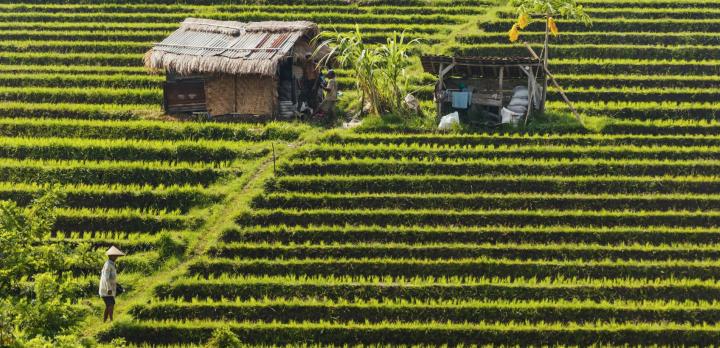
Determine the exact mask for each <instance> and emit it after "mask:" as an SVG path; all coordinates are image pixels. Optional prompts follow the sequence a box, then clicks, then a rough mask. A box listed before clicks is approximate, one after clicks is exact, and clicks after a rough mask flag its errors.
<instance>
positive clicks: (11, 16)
mask: <svg viewBox="0 0 720 348" xmlns="http://www.w3.org/2000/svg"><path fill="white" fill-rule="evenodd" d="M192 15H193V16H197V17H201V18H209V19H218V20H236V21H237V20H242V21H252V22H257V21H286V20H300V19H302V20H308V21H312V22H316V23H331V24H330V27H331V28H332V26H333V23H337V24H345V26H348V25H350V24H352V25H353V26H354V25H355V23H358V24H375V25H378V24H379V25H391V26H392V25H402V24H420V25H423V24H425V25H452V24H459V23H460V21H461V20H462V17H460V16H454V15H438V14H428V15H422V14H419V15H415V14H411V15H395V14H389V15H383V14H345V13H332V12H329V13H328V12H300V13H293V12H291V11H288V12H261V11H238V12H232V13H218V12H207V13H194V14H192ZM187 17H189V16H188V14H187V13H128V14H125V13H48V12H9V13H0V22H8V21H17V22H74V23H83V22H86V23H87V22H90V23H92V22H97V21H111V22H114V23H145V22H148V23H158V22H165V23H168V22H174V23H177V22H180V21H182V20H183V19H185V18H187Z"/></svg>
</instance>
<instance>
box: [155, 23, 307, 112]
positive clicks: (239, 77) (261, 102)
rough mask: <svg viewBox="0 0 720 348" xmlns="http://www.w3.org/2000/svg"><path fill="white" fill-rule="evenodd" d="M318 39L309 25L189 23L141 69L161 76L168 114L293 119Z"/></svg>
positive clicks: (173, 35) (158, 49) (160, 44)
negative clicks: (204, 113)
mask: <svg viewBox="0 0 720 348" xmlns="http://www.w3.org/2000/svg"><path fill="white" fill-rule="evenodd" d="M318 33H319V30H318V26H317V25H316V24H315V23H312V22H305V21H298V22H276V21H268V22H251V23H241V22H235V21H217V20H209V19H198V18H188V19H186V20H185V21H183V22H182V24H181V25H180V28H179V29H178V30H176V31H175V32H174V33H172V34H171V35H170V36H168V37H167V38H166V39H165V40H163V41H162V42H160V43H157V44H155V46H154V47H153V48H152V49H151V50H150V51H148V52H147V53H146V54H145V57H144V62H145V67H146V68H148V69H150V70H151V71H156V72H157V71H165V72H166V76H167V80H166V82H165V84H164V88H163V89H164V98H163V100H164V103H163V104H164V109H165V112H166V113H168V114H182V113H191V112H207V113H208V114H210V115H272V116H276V115H280V114H285V115H288V114H289V115H292V112H293V108H295V107H296V105H297V102H298V99H299V96H300V95H301V92H302V91H301V88H302V83H299V79H301V78H302V74H303V70H304V69H303V68H307V65H306V57H307V56H308V55H310V54H312V53H313V51H314V50H315V47H314V45H313V41H312V39H313V38H314V37H315V36H316V35H317V34H318Z"/></svg>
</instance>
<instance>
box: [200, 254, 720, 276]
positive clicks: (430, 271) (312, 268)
mask: <svg viewBox="0 0 720 348" xmlns="http://www.w3.org/2000/svg"><path fill="white" fill-rule="evenodd" d="M718 271H720V264H718V263H716V262H714V261H695V260H693V261H682V260H667V261H664V260H663V261H655V260H650V261H645V260H643V261H641V260H600V261H594V260H584V259H578V260H547V259H542V260H509V259H494V258H489V257H478V258H467V259H465V258H463V259H443V260H428V259H411V258H399V259H394V258H385V257H383V258H372V259H371V258H362V259H344V258H342V259H325V258H320V259H302V260H293V259H290V260H225V259H223V260H211V261H195V262H193V263H192V264H191V265H190V266H189V268H188V274H189V275H191V276H200V277H208V276H210V275H214V276H218V275H223V274H245V275H271V276H272V275H282V274H294V275H306V276H321V275H335V276H366V277H368V276H390V277H419V276H429V277H442V276H447V277H452V276H457V277H464V276H472V277H480V276H484V277H510V278H517V277H537V278H547V277H563V278H595V279H603V278H650V279H659V278H694V279H711V280H712V279H715V274H717V272H718Z"/></svg>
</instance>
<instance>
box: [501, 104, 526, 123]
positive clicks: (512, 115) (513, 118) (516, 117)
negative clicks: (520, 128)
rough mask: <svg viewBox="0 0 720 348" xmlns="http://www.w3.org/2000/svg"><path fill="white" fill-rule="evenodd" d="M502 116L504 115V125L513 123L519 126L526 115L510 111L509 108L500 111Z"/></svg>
mask: <svg viewBox="0 0 720 348" xmlns="http://www.w3.org/2000/svg"><path fill="white" fill-rule="evenodd" d="M500 115H502V123H512V124H513V125H517V124H518V123H520V120H521V119H522V117H523V115H524V114H521V113H519V112H514V111H512V110H508V109H507V108H502V110H500Z"/></svg>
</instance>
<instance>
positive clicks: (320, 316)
mask: <svg viewBox="0 0 720 348" xmlns="http://www.w3.org/2000/svg"><path fill="white" fill-rule="evenodd" d="M130 312H131V313H132V314H133V316H134V317H135V318H137V319H140V320H153V319H154V320H182V319H185V320H196V319H204V320H207V319H210V320H223V321H236V322H237V321H239V322H242V321H264V322H272V321H274V320H275V321H278V320H279V321H280V322H284V323H287V322H291V321H292V322H303V321H320V320H324V321H328V322H345V323H347V322H360V323H362V322H366V321H368V322H374V323H377V322H383V321H399V322H414V321H422V322H433V321H434V322H456V323H462V322H479V321H497V322H524V321H529V322H547V321H548V318H553V320H557V321H565V322H575V323H593V322H596V321H613V320H614V321H620V322H622V321H633V322H653V321H656V322H657V321H664V322H675V323H692V324H702V323H703V322H717V321H720V310H718V309H717V307H715V306H710V305H705V306H698V305H692V304H682V305H681V304H673V305H666V304H663V303H653V302H629V303H624V302H620V303H595V302H589V301H557V302H550V301H547V302H540V301H527V302H509V301H468V302H460V303H452V302H451V303H443V302H440V303H435V304H434V303H412V304H407V303H365V302H351V303H333V302H324V301H302V302H301V301H298V300H294V301H293V300H286V301H280V300H276V301H262V302H245V303H241V302H230V303H227V302H226V303H222V302H195V303H177V302H158V303H152V304H148V305H141V306H135V307H133V308H132V309H131V310H130Z"/></svg>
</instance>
